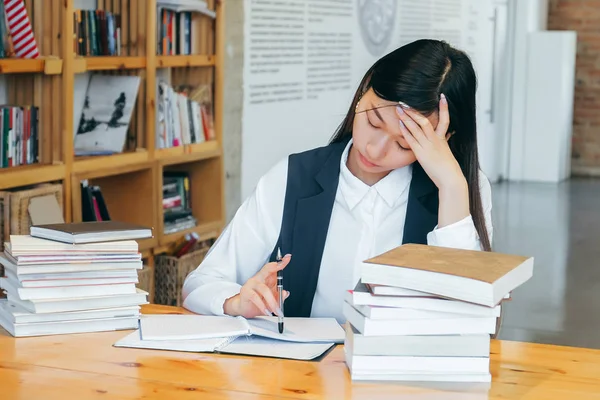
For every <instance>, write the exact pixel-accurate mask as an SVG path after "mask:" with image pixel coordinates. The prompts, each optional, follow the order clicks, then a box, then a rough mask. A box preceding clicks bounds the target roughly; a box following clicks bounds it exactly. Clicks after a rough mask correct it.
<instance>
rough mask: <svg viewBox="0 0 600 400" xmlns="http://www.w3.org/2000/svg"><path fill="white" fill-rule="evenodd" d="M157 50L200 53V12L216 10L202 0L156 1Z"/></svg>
mask: <svg viewBox="0 0 600 400" xmlns="http://www.w3.org/2000/svg"><path fill="white" fill-rule="evenodd" d="M156 5H157V13H156V15H157V18H156V19H157V21H156V23H157V27H156V50H157V53H158V54H159V55H164V56H167V55H171V56H172V55H190V54H199V53H200V45H201V41H200V38H199V36H200V28H201V25H200V24H201V22H202V20H201V18H202V17H203V15H206V16H209V17H211V18H215V17H216V13H215V12H214V11H212V10H210V9H209V8H208V6H207V4H206V1H204V0H157V2H156Z"/></svg>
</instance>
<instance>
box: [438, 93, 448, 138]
mask: <svg viewBox="0 0 600 400" xmlns="http://www.w3.org/2000/svg"><path fill="white" fill-rule="evenodd" d="M449 126H450V113H449V111H448V99H447V98H446V96H445V95H444V93H442V94H441V96H440V115H439V122H438V125H437V127H436V128H435V133H436V135H438V136H439V137H441V138H443V139H445V138H446V134H447V133H448V127H449Z"/></svg>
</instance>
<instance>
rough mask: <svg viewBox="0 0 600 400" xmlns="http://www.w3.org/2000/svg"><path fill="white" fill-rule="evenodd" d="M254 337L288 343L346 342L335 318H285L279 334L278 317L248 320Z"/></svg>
mask: <svg viewBox="0 0 600 400" xmlns="http://www.w3.org/2000/svg"><path fill="white" fill-rule="evenodd" d="M247 321H248V324H250V333H252V335H257V336H262V337H267V338H272V339H278V340H284V341H288V342H300V343H309V342H333V343H343V342H344V329H343V328H342V327H341V326H340V324H338V322H337V321H336V319H335V318H284V320H283V321H284V331H283V333H279V328H278V325H277V317H262V316H261V317H257V318H252V319H248V320H247Z"/></svg>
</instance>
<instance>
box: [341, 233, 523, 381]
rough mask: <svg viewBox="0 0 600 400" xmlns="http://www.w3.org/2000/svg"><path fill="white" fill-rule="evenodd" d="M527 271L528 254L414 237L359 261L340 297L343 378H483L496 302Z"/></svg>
mask: <svg viewBox="0 0 600 400" xmlns="http://www.w3.org/2000/svg"><path fill="white" fill-rule="evenodd" d="M532 274H533V259H532V258H531V257H523V256H518V255H511V254H502V253H496V252H484V251H471V250H461V249H452V248H443V247H435V246H427V245H420V244H404V245H401V246H398V247H397V248H394V249H392V250H390V251H388V252H385V253H383V254H381V255H378V256H376V257H372V258H370V259H368V260H365V261H364V262H363V264H362V269H361V272H360V279H359V281H358V283H357V285H356V287H355V288H354V289H353V290H349V291H348V292H347V293H346V297H345V299H344V304H343V314H344V316H345V317H346V326H345V340H344V343H345V348H344V352H345V362H346V365H347V367H348V369H349V371H350V375H351V378H352V379H353V380H365V381H369V380H388V381H444V382H449V381H452V382H490V381H491V374H490V370H489V368H490V364H489V363H490V353H489V351H490V343H489V342H490V338H491V336H492V335H495V334H497V331H498V322H499V318H500V316H501V312H502V304H501V302H502V301H503V300H506V299H509V298H510V293H511V291H512V290H514V289H516V288H518V287H519V286H521V285H523V284H524V283H525V282H526V281H527V280H529V279H530V278H531V276H532Z"/></svg>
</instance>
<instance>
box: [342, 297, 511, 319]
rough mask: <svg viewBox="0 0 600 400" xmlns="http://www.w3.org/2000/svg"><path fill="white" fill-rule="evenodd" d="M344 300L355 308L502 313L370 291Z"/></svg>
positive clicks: (451, 301)
mask: <svg viewBox="0 0 600 400" xmlns="http://www.w3.org/2000/svg"><path fill="white" fill-rule="evenodd" d="M344 300H345V301H346V302H348V303H350V304H352V305H354V306H368V305H370V306H382V307H400V308H412V309H416V310H428V311H439V312H448V313H454V314H466V315H470V316H481V317H498V316H500V311H501V306H496V307H485V306H480V305H478V304H470V303H465V302H463V301H457V300H448V299H441V298H426V297H400V296H375V295H372V294H371V293H369V292H368V291H367V292H360V291H357V290H349V291H347V292H346V296H345V298H344Z"/></svg>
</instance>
